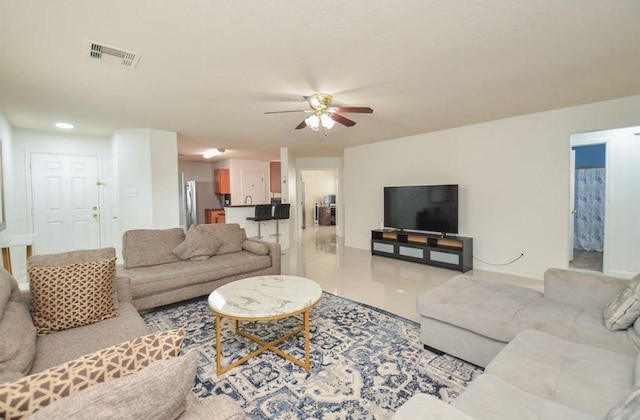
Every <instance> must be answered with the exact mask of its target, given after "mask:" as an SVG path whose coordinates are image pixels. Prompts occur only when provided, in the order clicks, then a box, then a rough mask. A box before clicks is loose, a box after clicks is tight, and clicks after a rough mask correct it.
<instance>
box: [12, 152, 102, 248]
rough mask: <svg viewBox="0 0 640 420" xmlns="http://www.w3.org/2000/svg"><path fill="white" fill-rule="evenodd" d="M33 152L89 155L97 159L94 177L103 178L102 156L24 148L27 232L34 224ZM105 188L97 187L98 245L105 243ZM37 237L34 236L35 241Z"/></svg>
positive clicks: (32, 229) (31, 231) (30, 230)
mask: <svg viewBox="0 0 640 420" xmlns="http://www.w3.org/2000/svg"><path fill="white" fill-rule="evenodd" d="M33 153H38V154H42V155H59V156H79V157H91V158H96V159H97V171H98V173H97V174H96V177H97V179H98V180H100V179H103V178H104V177H103V175H102V174H103V173H104V171H103V161H102V157H101V156H100V155H82V154H76V153H49V152H40V151H36V150H25V151H24V160H25V168H26V171H25V172H26V177H25V179H26V183H27V185H26V195H27V197H26V198H27V200H26V201H27V212H28V213H27V231H28V233H35V232H34V230H35V228H34V225H33V179H32V177H31V170H32V169H31V155H32V154H33ZM99 182H102V185H101V186H104V182H103V181H99ZM104 194H105V189H104V188H99V189H98V206H99V213H98V214H99V215H100V222H99V223H98V235H99V236H100V238H99V239H100V246H101V247H104V246H106V245H105V231H106V225H105V222H106V220H105V219H106V214H107V212H105V208H104V206H105V197H104ZM37 240H38V239H37V238H36V241H37Z"/></svg>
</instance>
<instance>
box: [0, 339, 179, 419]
mask: <svg viewBox="0 0 640 420" xmlns="http://www.w3.org/2000/svg"><path fill="white" fill-rule="evenodd" d="M184 336H185V331H184V330H183V329H178V330H172V331H166V332H161V333H157V334H150V335H147V336H144V337H138V338H136V339H134V340H131V341H129V342H125V343H121V344H118V345H116V346H112V347H109V348H106V349H103V350H100V351H97V352H95V353H91V354H88V355H86V356H83V357H81V358H79V359H76V360H72V361H70V362H67V363H64V364H62V365H59V366H55V367H53V368H51V369H48V370H45V371H43V372H40V373H36V374H32V375H29V376H27V377H24V378H21V379H19V380H17V381H15V382H10V383H6V384H3V385H0V417H3V418H16V417H21V416H25V415H28V414H30V413H33V412H35V411H37V410H39V409H41V408H43V407H45V406H47V405H49V404H51V403H53V402H54V401H56V400H59V399H60V398H63V397H67V396H69V395H72V394H74V393H76V392H78V391H80V390H82V389H85V388H87V387H89V386H92V385H95V384H97V383H101V382H108V381H111V380H113V379H116V378H121V377H123V376H126V375H128V374H130V373H133V372H137V371H139V370H140V369H142V368H143V367H145V366H148V365H149V364H151V363H153V362H155V361H157V360H165V359H168V358H171V357H176V356H177V355H178V354H179V353H180V347H181V346H182V342H183V340H184Z"/></svg>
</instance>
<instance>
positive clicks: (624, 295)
mask: <svg viewBox="0 0 640 420" xmlns="http://www.w3.org/2000/svg"><path fill="white" fill-rule="evenodd" d="M639 315H640V274H638V275H637V276H635V277H634V278H633V279H631V281H630V282H629V285H628V286H627V287H625V288H624V289H622V290H621V291H620V293H618V295H617V296H616V297H615V298H614V299H613V300H612V301H611V303H609V305H607V307H606V308H604V313H603V316H604V325H605V326H606V327H607V328H608V329H609V330H611V331H619V330H626V329H627V328H629V327H630V326H631V325H632V324H633V323H634V322H635V320H636V319H638V316H639Z"/></svg>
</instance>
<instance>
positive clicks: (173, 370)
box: [29, 349, 207, 420]
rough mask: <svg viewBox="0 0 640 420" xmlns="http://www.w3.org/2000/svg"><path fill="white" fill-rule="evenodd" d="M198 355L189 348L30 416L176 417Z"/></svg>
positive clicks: (164, 419) (168, 419) (96, 418)
mask: <svg viewBox="0 0 640 420" xmlns="http://www.w3.org/2000/svg"><path fill="white" fill-rule="evenodd" d="M199 356H200V352H199V351H198V350H197V349H192V350H189V352H187V354H186V355H184V356H182V357H174V358H171V359H168V360H160V361H158V362H155V363H153V364H152V365H150V366H148V367H146V368H144V369H142V370H141V371H139V372H136V373H133V374H131V375H128V376H126V377H124V378H119V379H116V380H114V381H110V382H104V383H99V384H96V385H93V386H91V387H89V388H87V389H85V390H82V391H80V392H78V393H76V394H73V395H71V396H69V397H65V398H63V399H61V400H60V401H57V402H55V403H54V404H51V405H49V406H47V407H44V408H43V409H42V410H40V411H38V412H36V413H35V414H33V415H32V416H30V417H29V418H30V419H31V420H39V419H42V420H48V419H77V418H85V419H92V420H111V419H127V418H130V419H162V420H172V419H176V418H178V417H179V416H180V415H181V414H182V413H183V412H184V411H185V409H186V407H187V395H189V394H190V393H191V387H192V386H193V381H194V379H195V376H196V369H197V367H198V359H199ZM201 418H203V419H204V418H207V417H201Z"/></svg>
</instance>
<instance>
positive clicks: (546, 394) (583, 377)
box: [394, 269, 640, 420]
mask: <svg viewBox="0 0 640 420" xmlns="http://www.w3.org/2000/svg"><path fill="white" fill-rule="evenodd" d="M639 281H640V278H636V279H634V280H632V282H629V280H624V279H619V278H613V277H607V276H603V275H601V274H584V273H578V272H573V271H567V270H559V269H550V270H548V271H547V272H546V273H545V293H544V294H542V293H540V292H537V291H533V290H529V289H525V288H521V287H517V286H510V285H505V284H500V283H495V282H491V281H484V280H478V279H474V278H471V277H467V276H458V277H456V278H454V279H452V280H450V281H449V282H447V283H445V284H443V285H441V286H439V287H437V288H435V289H433V290H431V291H428V292H425V293H424V294H423V295H421V296H420V297H419V298H418V303H417V306H418V312H419V313H420V315H421V329H422V334H421V335H422V340H423V342H424V343H425V346H429V347H432V348H436V349H438V350H442V351H445V352H447V353H449V354H452V355H455V356H458V357H460V358H462V359H465V360H469V361H472V362H474V363H476V364H479V365H481V366H486V369H485V372H484V374H482V375H481V376H480V377H478V378H477V379H476V380H474V381H473V382H472V383H471V384H470V386H469V387H468V388H467V389H466V390H465V391H464V392H463V393H462V395H461V396H460V397H458V398H456V399H455V400H454V401H453V402H452V404H451V405H447V404H445V403H443V402H442V401H440V400H438V399H437V398H434V397H431V396H428V395H424V394H418V395H415V396H413V397H412V398H411V399H410V400H409V401H407V403H405V404H404V405H403V406H402V407H401V408H400V409H399V410H398V411H397V412H396V414H395V416H394V418H395V419H427V418H452V419H453V418H460V419H468V418H476V419H514V418H518V419H554V420H555V419H596V418H602V417H603V416H605V415H607V414H608V413H611V415H614V414H617V413H618V412H624V410H625V409H626V410H629V409H631V410H635V411H632V412H635V415H637V414H638V410H640V401H638V400H639V399H640V355H639V354H638V351H639V346H638V345H639V344H640V340H638V337H639V335H638V334H639V333H640V320H638V319H636V320H635V322H633V318H634V317H637V315H638V307H637V304H636V306H635V307H634V306H632V309H630V310H626V311H623V312H619V313H620V314H623V313H625V314H626V315H631V316H630V317H629V318H630V319H631V320H630V321H629V322H628V323H627V325H629V324H631V323H632V325H631V326H630V327H628V328H625V329H623V330H620V331H609V330H608V329H607V328H606V327H605V318H604V316H603V313H604V310H605V307H607V306H608V304H609V303H610V302H612V301H613V300H614V299H616V296H623V294H620V293H621V291H622V290H623V289H625V292H626V293H629V294H627V295H626V296H631V297H632V298H633V294H634V293H635V294H637V293H638V289H639V287H638V282H639ZM627 286H629V287H627ZM636 298H640V296H636ZM616 300H619V299H616ZM636 302H637V301H636ZM626 315H624V316H626ZM634 398H635V402H634V401H633V399H634ZM625 404H626V405H625ZM633 404H635V406H633ZM623 406H624V408H621V407H623ZM632 406H633V407H634V408H630V407H632ZM613 418H618V417H613ZM620 418H631V417H625V416H622V417H620Z"/></svg>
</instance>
